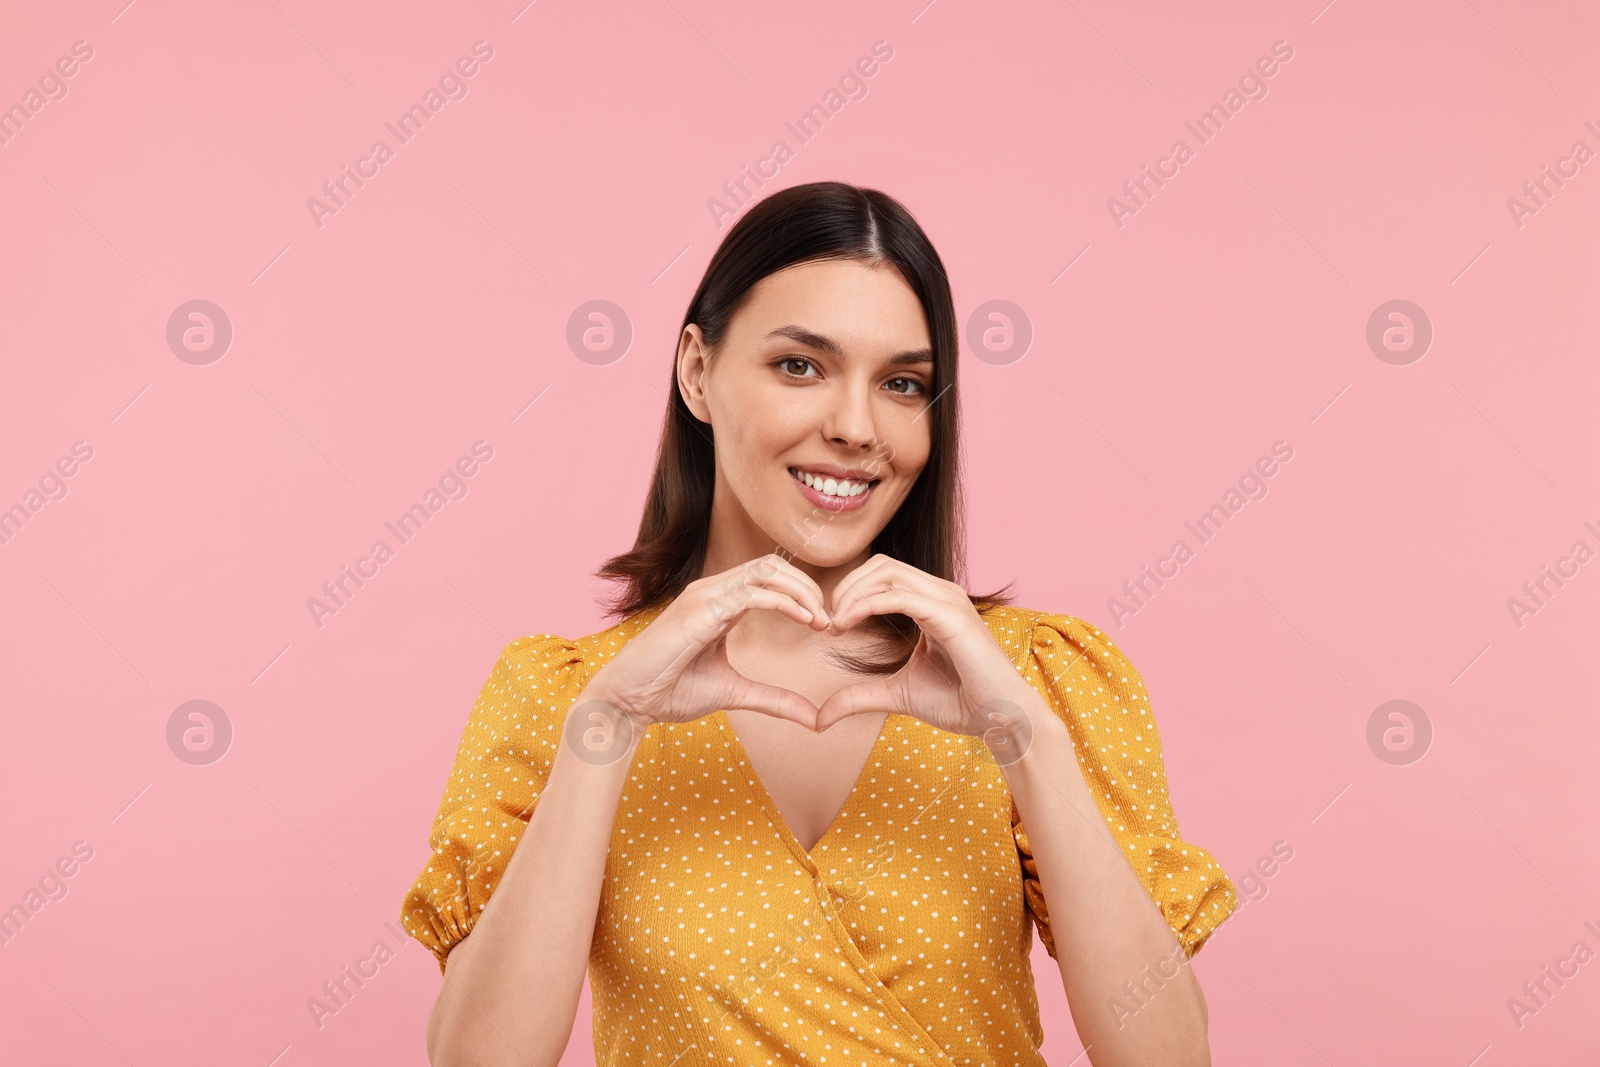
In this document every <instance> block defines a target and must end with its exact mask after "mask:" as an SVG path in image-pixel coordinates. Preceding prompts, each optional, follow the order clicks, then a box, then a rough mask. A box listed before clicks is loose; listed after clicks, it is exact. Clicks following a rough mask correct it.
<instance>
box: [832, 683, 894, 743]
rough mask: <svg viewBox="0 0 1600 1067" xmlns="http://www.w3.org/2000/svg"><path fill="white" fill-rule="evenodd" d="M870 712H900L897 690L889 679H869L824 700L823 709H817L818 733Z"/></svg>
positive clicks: (849, 686) (848, 686) (847, 687)
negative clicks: (837, 723)
mask: <svg viewBox="0 0 1600 1067" xmlns="http://www.w3.org/2000/svg"><path fill="white" fill-rule="evenodd" d="M891 677H892V676H891ZM869 711H888V712H898V711H900V707H899V701H898V700H897V699H896V696H895V688H894V686H893V685H892V684H891V683H890V681H889V678H887V677H885V678H869V679H868V680H867V681H864V682H856V683H855V684H854V685H847V686H845V687H844V688H843V689H840V690H838V691H837V692H835V693H834V694H833V695H832V696H830V697H829V698H828V699H827V700H824V701H823V702H822V707H820V708H818V709H817V727H816V728H817V732H818V733H821V732H822V731H823V730H826V729H828V727H830V726H832V725H833V724H834V723H836V722H839V721H840V720H841V719H848V718H850V716H852V715H865V714H866V713H867V712H869Z"/></svg>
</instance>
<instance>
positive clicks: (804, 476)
mask: <svg viewBox="0 0 1600 1067" xmlns="http://www.w3.org/2000/svg"><path fill="white" fill-rule="evenodd" d="M790 473H792V474H793V475H794V476H795V477H796V478H798V479H800V480H801V481H802V482H804V483H805V484H806V485H809V486H810V487H811V488H813V489H815V490H816V491H817V492H819V493H823V494H825V495H827V496H837V497H852V496H860V495H861V494H862V493H865V492H866V491H867V483H866V482H850V481H841V480H839V479H835V478H822V477H818V476H817V475H815V474H809V473H807V472H805V471H797V470H794V469H792V468H791V470H790Z"/></svg>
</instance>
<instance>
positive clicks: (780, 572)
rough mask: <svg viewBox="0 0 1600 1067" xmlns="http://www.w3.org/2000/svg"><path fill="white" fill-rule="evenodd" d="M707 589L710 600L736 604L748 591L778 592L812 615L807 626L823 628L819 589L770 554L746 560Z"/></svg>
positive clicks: (824, 609)
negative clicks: (710, 593)
mask: <svg viewBox="0 0 1600 1067" xmlns="http://www.w3.org/2000/svg"><path fill="white" fill-rule="evenodd" d="M713 581H714V584H713V585H711V586H710V588H711V589H712V590H714V596H715V597H716V598H718V599H719V600H720V601H721V602H722V603H731V602H734V601H738V600H740V599H742V598H743V597H744V595H745V594H746V593H747V592H748V591H749V590H751V589H754V588H758V587H767V588H773V589H778V590H781V591H783V592H785V593H787V594H788V595H789V596H791V597H793V598H794V600H795V601H796V602H797V603H799V604H801V605H802V606H803V607H805V609H806V610H807V611H809V612H810V613H811V615H812V618H811V619H809V620H807V623H808V624H809V625H811V626H812V627H813V628H815V629H823V628H825V627H826V626H827V621H826V620H827V618H828V612H827V606H826V605H825V604H824V603H823V599H822V589H821V587H819V586H818V585H817V583H816V582H815V581H814V580H812V578H811V576H810V575H808V574H806V573H805V572H804V571H802V570H800V569H799V568H798V567H796V566H794V565H793V564H791V563H789V562H788V561H787V560H784V559H782V558H780V557H779V556H777V555H776V554H775V553H774V554H769V555H766V556H762V557H760V558H759V559H753V560H750V561H749V562H748V563H744V564H741V565H740V566H738V567H735V568H733V569H731V570H729V571H725V572H724V573H722V574H720V575H717V576H716V577H715V579H714V580H713Z"/></svg>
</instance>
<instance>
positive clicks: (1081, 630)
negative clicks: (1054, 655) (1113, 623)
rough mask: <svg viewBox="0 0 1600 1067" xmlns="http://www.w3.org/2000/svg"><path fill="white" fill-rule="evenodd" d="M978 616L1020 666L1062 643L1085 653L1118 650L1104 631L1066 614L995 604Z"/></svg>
mask: <svg viewBox="0 0 1600 1067" xmlns="http://www.w3.org/2000/svg"><path fill="white" fill-rule="evenodd" d="M979 615H980V616H981V617H982V618H983V621H984V622H985V623H987V624H988V626H989V631H990V633H992V634H993V635H994V638H995V641H996V642H998V643H999V645H1000V647H1001V648H1003V649H1004V650H1005V651H1006V652H1007V654H1009V655H1010V656H1011V658H1012V660H1013V661H1014V662H1016V663H1017V664H1019V665H1020V664H1022V663H1023V662H1024V661H1025V660H1026V659H1027V658H1028V656H1029V655H1030V654H1032V655H1039V654H1040V653H1041V652H1043V651H1046V650H1051V649H1054V648H1056V647H1057V646H1060V645H1063V644H1066V645H1075V646H1077V647H1078V648H1081V649H1083V650H1084V651H1088V650H1090V649H1091V648H1097V647H1098V648H1101V649H1105V650H1108V651H1115V650H1116V642H1114V641H1113V640H1112V639H1111V637H1110V635H1108V634H1107V633H1106V632H1105V631H1104V630H1102V629H1100V628H1099V627H1098V626H1096V625H1094V624H1093V623H1091V622H1088V621H1087V620H1085V619H1081V618H1079V617H1078V616H1076V615H1069V614H1066V613H1065V612H1058V611H1043V610H1040V609H1038V608H1025V607H1021V606H1018V605H1015V604H995V605H988V606H985V607H983V608H981V609H980V610H979Z"/></svg>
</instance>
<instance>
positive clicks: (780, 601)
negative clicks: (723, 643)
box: [708, 585, 816, 637]
mask: <svg viewBox="0 0 1600 1067" xmlns="http://www.w3.org/2000/svg"><path fill="white" fill-rule="evenodd" d="M708 606H709V607H710V608H711V612H712V614H713V616H714V617H715V619H716V624H717V636H719V637H720V636H722V635H723V634H726V633H727V632H728V631H729V630H730V629H732V627H733V624H734V623H736V622H738V621H739V620H740V619H742V618H744V617H745V616H746V615H748V614H749V613H750V612H751V611H753V610H758V609H759V610H762V611H776V612H778V613H779V614H780V615H785V616H788V617H789V618H791V619H793V620H794V621H795V622H798V623H799V624H800V625H802V626H809V625H811V620H812V619H814V618H816V616H815V615H813V614H812V613H811V610H810V609H809V608H807V607H806V606H805V605H804V604H802V603H800V602H799V601H798V600H796V599H795V598H794V597H793V596H791V595H789V593H788V592H786V591H784V590H782V589H772V588H768V587H767V586H764V585H756V586H750V587H748V588H745V589H741V590H738V591H737V594H736V595H732V596H727V597H722V598H720V599H718V600H715V601H712V602H711V603H710V604H709V605H708Z"/></svg>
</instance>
